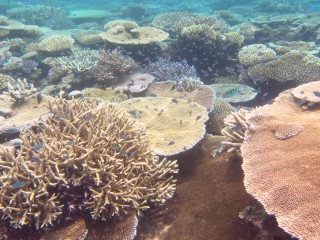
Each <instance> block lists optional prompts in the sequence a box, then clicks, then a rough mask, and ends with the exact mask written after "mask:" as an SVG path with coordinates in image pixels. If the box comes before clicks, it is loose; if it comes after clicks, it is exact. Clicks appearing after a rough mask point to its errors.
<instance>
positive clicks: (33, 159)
mask: <svg viewBox="0 0 320 240" xmlns="http://www.w3.org/2000/svg"><path fill="white" fill-rule="evenodd" d="M32 161H34V162H36V163H39V164H40V163H41V161H40V159H39V158H38V157H33V158H32Z"/></svg>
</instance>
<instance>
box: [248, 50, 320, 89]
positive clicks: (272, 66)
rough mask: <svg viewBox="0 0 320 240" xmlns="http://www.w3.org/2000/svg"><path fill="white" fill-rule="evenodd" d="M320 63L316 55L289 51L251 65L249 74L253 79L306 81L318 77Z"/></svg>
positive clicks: (282, 81)
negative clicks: (272, 58) (270, 59)
mask: <svg viewBox="0 0 320 240" xmlns="http://www.w3.org/2000/svg"><path fill="white" fill-rule="evenodd" d="M319 65H320V58H318V57H316V56H311V55H308V54H306V53H303V52H289V53H286V54H284V55H282V56H280V57H279V58H278V59H275V60H272V61H268V62H265V63H259V64H256V65H253V66H250V67H249V68H248V70H247V75H248V76H249V78H250V79H252V80H253V81H268V80H275V81H277V82H281V83H284V82H287V81H293V82H296V83H306V82H311V81H315V80H317V79H318V76H319V74H320V70H319Z"/></svg>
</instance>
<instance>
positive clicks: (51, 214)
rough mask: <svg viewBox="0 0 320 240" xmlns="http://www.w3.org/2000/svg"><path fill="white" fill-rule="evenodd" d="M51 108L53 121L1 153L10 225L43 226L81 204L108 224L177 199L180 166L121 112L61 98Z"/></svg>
mask: <svg viewBox="0 0 320 240" xmlns="http://www.w3.org/2000/svg"><path fill="white" fill-rule="evenodd" d="M49 108H50V111H51V112H52V113H53V116H52V117H49V118H47V119H46V121H44V122H43V123H42V124H41V125H40V126H39V128H38V130H37V133H34V132H32V131H28V132H25V133H23V134H21V139H22V141H23V144H22V145H21V147H20V148H19V149H17V150H14V151H9V150H7V149H2V151H1V173H0V178H1V188H0V193H1V197H0V203H1V206H0V213H1V215H2V218H3V219H8V220H9V221H10V223H11V225H12V226H13V227H15V228H20V227H22V226H24V225H30V226H33V225H34V226H36V227H37V228H44V227H47V226H50V225H53V224H54V223H55V222H57V221H59V219H60V218H61V217H62V216H63V214H65V213H68V212H70V211H74V210H81V209H82V207H83V206H85V208H84V209H87V210H88V211H90V213H91V215H92V218H93V219H99V218H101V219H108V218H110V217H112V216H114V215H121V214H125V213H126V212H127V211H129V210H134V211H136V212H139V211H141V210H144V209H148V208H149V204H150V203H153V204H162V203H164V202H165V201H166V200H167V199H169V198H171V197H172V195H173V193H174V191H175V180H174V179H173V176H172V174H173V173H176V172H177V164H176V161H169V160H166V159H160V158H158V157H157V156H155V155H154V154H152V151H151V149H150V148H149V145H148V143H147V142H146V141H145V135H144V132H143V130H142V129H141V127H139V126H138V125H137V124H136V123H135V121H133V120H132V119H130V118H129V117H127V116H126V114H125V113H124V112H122V111H121V110H119V109H117V108H116V107H114V106H111V105H99V106H97V105H96V104H93V103H88V102H84V101H79V100H72V101H66V100H63V99H61V98H58V99H55V100H54V101H53V102H51V103H50V105H49ZM106 136H107V138H106Z"/></svg>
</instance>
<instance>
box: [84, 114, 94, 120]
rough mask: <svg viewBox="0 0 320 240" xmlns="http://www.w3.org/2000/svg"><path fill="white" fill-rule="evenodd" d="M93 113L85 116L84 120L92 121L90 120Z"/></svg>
mask: <svg viewBox="0 0 320 240" xmlns="http://www.w3.org/2000/svg"><path fill="white" fill-rule="evenodd" d="M92 118H93V117H92V115H91V114H89V115H87V116H84V120H86V121H90V120H92Z"/></svg>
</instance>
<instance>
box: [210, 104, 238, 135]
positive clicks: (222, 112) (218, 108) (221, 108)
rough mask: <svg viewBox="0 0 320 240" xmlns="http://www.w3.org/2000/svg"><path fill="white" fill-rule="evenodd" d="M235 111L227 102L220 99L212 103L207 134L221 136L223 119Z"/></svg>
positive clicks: (223, 125)
mask: <svg viewBox="0 0 320 240" xmlns="http://www.w3.org/2000/svg"><path fill="white" fill-rule="evenodd" d="M234 110H235V108H234V107H232V106H231V105H230V104H229V103H228V102H226V101H225V100H223V99H221V98H217V99H215V100H214V102H213V110H212V111H211V113H210V114H209V121H208V124H207V125H208V129H207V130H208V133H213V134H218V135H220V134H221V130H222V129H223V128H224V127H225V123H224V120H225V118H226V117H227V116H228V115H229V114H230V113H231V112H233V111H234Z"/></svg>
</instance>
